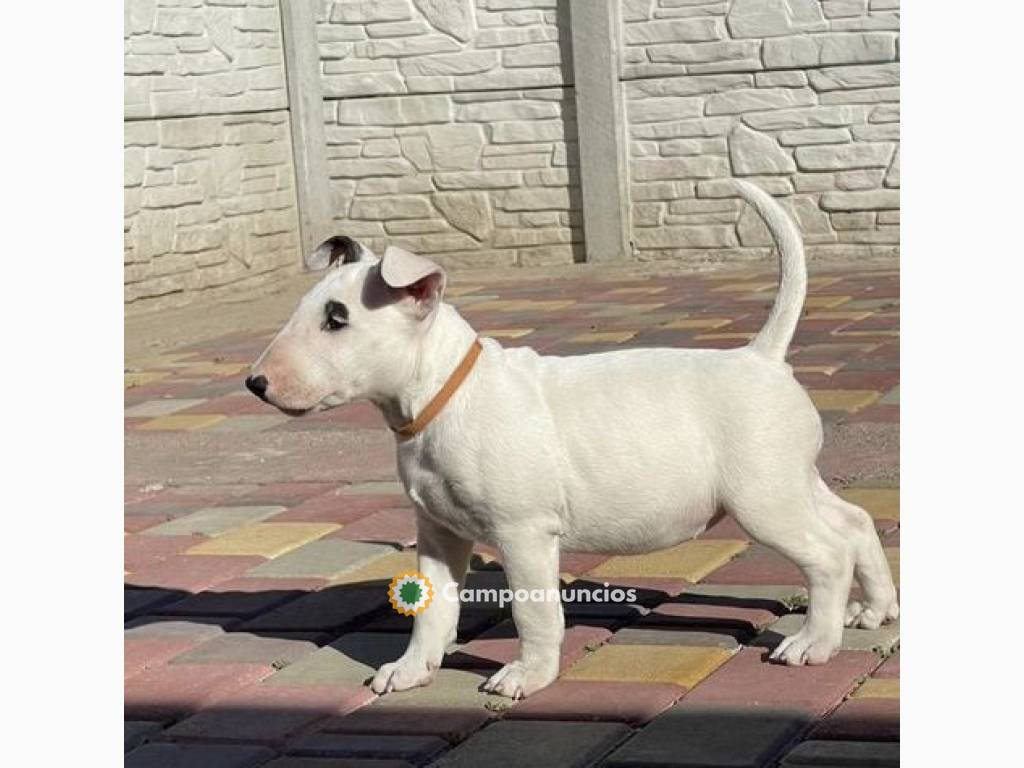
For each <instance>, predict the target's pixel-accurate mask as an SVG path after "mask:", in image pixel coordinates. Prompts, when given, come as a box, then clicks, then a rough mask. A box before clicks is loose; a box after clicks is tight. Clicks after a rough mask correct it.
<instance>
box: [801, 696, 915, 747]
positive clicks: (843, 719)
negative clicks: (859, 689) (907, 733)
mask: <svg viewBox="0 0 1024 768" xmlns="http://www.w3.org/2000/svg"><path fill="white" fill-rule="evenodd" d="M810 735H811V737H812V738H814V739H846V740H852V741H861V740H863V741H899V740H900V701H899V699H868V698H863V699H861V698H858V699H849V700H847V701H844V702H843V703H842V704H840V705H839V707H838V708H837V709H836V710H835V712H833V713H832V714H830V715H829V716H828V717H827V718H826V719H825V720H823V721H821V722H820V723H818V724H817V725H816V726H815V727H814V730H813V731H811V734H810Z"/></svg>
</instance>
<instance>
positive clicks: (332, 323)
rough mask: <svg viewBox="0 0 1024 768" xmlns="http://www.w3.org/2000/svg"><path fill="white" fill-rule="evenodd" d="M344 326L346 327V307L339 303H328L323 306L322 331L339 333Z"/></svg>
mask: <svg viewBox="0 0 1024 768" xmlns="http://www.w3.org/2000/svg"><path fill="white" fill-rule="evenodd" d="M346 325H348V307H346V306H345V305H344V304H342V303H341V302H340V301H333V300H332V301H328V302H327V303H326V304H325V305H324V324H323V329H324V330H325V331H340V330H341V329H342V328H344V327H345V326H346Z"/></svg>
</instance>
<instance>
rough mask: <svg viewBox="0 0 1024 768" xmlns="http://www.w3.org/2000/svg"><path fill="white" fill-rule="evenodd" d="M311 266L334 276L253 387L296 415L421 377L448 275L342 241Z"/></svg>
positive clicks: (276, 344) (262, 363) (301, 308)
mask: <svg viewBox="0 0 1024 768" xmlns="http://www.w3.org/2000/svg"><path fill="white" fill-rule="evenodd" d="M311 262H312V264H313V266H314V267H326V268H327V270H328V271H327V274H326V275H325V276H324V278H323V279H322V280H321V281H320V282H319V283H317V284H316V285H315V286H313V288H312V289H311V290H310V291H309V293H307V294H306V295H305V296H304V297H303V298H302V300H301V301H300V302H299V305H298V307H297V308H296V309H295V312H294V313H293V314H292V316H291V318H290V319H289V320H288V322H287V323H286V324H285V326H284V327H283V328H282V329H281V331H280V332H279V333H278V334H277V336H276V337H275V338H274V340H273V341H272V342H270V345H269V346H268V347H267V348H266V350H264V352H263V354H262V355H260V357H259V359H258V360H257V361H256V363H255V364H254V365H253V366H252V369H251V371H250V375H249V377H248V378H247V379H246V380H245V385H246V386H247V387H248V388H249V389H250V390H251V391H252V392H253V394H255V395H256V396H258V397H260V398H262V399H263V400H266V401H267V402H268V403H270V404H271V405H274V406H276V407H277V408H280V409H281V410H282V411H284V412H285V413H288V414H291V415H300V414H303V413H307V412H309V411H312V410H322V409H325V408H331V407H334V406H336V405H342V404H344V403H347V402H349V401H352V400H358V399H371V400H378V399H382V398H387V397H390V396H392V395H393V394H394V393H395V392H396V391H397V390H398V389H399V388H400V387H401V386H402V385H403V384H404V383H405V382H406V381H408V379H409V377H410V376H411V375H412V373H413V370H414V366H415V363H416V356H417V350H418V347H419V342H420V339H421V338H422V335H423V333H424V332H425V331H426V329H427V328H429V326H430V324H431V323H432V322H433V319H434V317H435V316H436V314H437V309H438V306H439V305H440V303H441V298H442V296H443V293H444V286H445V274H444V270H442V269H441V267H439V266H438V265H437V264H434V263H433V262H432V261H429V260H428V259H425V258H423V257H421V256H416V255H414V254H412V253H409V252H407V251H404V250H402V249H401V248H396V247H394V246H389V247H388V248H387V250H386V251H385V252H384V257H383V258H381V259H378V258H377V257H376V256H375V255H374V254H373V253H372V252H371V251H370V250H369V249H368V248H366V247H364V246H362V245H360V244H359V243H357V242H355V241H354V240H352V239H351V238H348V237H340V236H339V237H332V238H331V239H329V240H327V241H325V242H324V243H323V244H322V245H321V246H320V247H319V248H318V249H317V250H316V252H315V254H314V256H313V259H312V260H311Z"/></svg>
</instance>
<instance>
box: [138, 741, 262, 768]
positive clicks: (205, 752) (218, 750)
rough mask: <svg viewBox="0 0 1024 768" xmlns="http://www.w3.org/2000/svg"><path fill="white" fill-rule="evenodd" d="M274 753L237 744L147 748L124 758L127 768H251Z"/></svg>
mask: <svg viewBox="0 0 1024 768" xmlns="http://www.w3.org/2000/svg"><path fill="white" fill-rule="evenodd" d="M273 755H274V753H273V752H271V751H270V750H269V749H265V748H263V747H253V746H242V745H234V744H230V745H229V744H144V745H143V746H141V747H139V748H138V749H136V750H133V751H132V752H130V753H129V754H128V755H127V757H125V760H124V765H125V768H198V767H199V766H202V768H249V766H254V765H259V764H260V763H262V762H264V761H265V760H266V759H267V758H268V757H273Z"/></svg>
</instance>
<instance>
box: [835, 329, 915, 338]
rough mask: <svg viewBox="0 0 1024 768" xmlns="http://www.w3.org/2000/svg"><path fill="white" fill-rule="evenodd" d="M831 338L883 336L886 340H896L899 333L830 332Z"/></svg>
mask: <svg viewBox="0 0 1024 768" xmlns="http://www.w3.org/2000/svg"><path fill="white" fill-rule="evenodd" d="M832 335H833V336H840V337H842V336H850V337H852V338H861V337H863V336H885V337H888V338H896V337H897V336H899V335H900V332H899V331H839V330H836V331H832Z"/></svg>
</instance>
